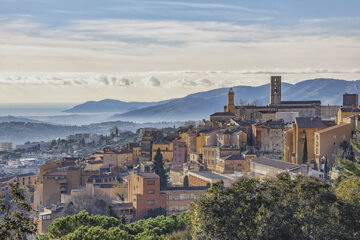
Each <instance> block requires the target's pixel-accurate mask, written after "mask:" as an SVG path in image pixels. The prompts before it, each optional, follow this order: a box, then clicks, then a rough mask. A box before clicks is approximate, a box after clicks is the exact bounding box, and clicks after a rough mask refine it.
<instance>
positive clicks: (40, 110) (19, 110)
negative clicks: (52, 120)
mask: <svg viewBox="0 0 360 240" xmlns="http://www.w3.org/2000/svg"><path fill="white" fill-rule="evenodd" d="M75 105H76V104H70V103H66V104H59V103H57V104H33V103H29V104H26V103H25V104H23V103H22V104H0V117H5V116H15V117H31V116H59V115H69V113H65V112H63V111H64V110H66V109H69V108H71V107H73V106H75Z"/></svg>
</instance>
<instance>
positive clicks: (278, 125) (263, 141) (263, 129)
mask: <svg viewBox="0 0 360 240" xmlns="http://www.w3.org/2000/svg"><path fill="white" fill-rule="evenodd" d="M284 130H285V125H284V121H283V120H282V119H281V120H278V121H273V120H268V121H266V122H263V123H257V124H254V125H253V145H254V146H256V147H257V148H258V149H259V150H260V151H262V152H276V153H281V152H282V151H283V149H284Z"/></svg>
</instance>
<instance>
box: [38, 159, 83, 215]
mask: <svg viewBox="0 0 360 240" xmlns="http://www.w3.org/2000/svg"><path fill="white" fill-rule="evenodd" d="M62 164H63V165H62ZM66 164H69V163H66V162H62V161H54V162H51V163H49V164H46V165H44V166H42V167H40V173H39V176H38V181H37V183H36V185H35V192H34V209H35V210H39V209H41V208H42V207H50V206H51V205H53V204H58V203H60V202H61V195H62V194H67V195H69V194H70V193H71V190H73V189H78V188H79V187H80V186H85V183H86V182H83V180H85V179H86V178H85V179H83V176H82V171H81V169H80V168H79V167H73V166H65V165H66ZM69 165H70V164H69Z"/></svg>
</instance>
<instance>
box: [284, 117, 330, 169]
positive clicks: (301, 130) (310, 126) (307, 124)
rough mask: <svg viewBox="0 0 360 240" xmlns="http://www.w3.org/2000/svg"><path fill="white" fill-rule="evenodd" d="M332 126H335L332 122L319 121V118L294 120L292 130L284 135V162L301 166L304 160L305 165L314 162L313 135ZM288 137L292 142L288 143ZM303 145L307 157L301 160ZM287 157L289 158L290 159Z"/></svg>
mask: <svg viewBox="0 0 360 240" xmlns="http://www.w3.org/2000/svg"><path fill="white" fill-rule="evenodd" d="M333 125H335V123H334V121H328V120H321V118H312V117H299V118H296V121H295V123H294V124H293V127H292V130H291V131H287V132H286V133H285V138H286V140H285V146H284V156H285V161H287V162H291V163H294V164H302V163H304V162H303V160H305V159H307V160H306V163H311V162H312V161H315V153H314V144H315V143H314V133H315V132H317V131H320V130H322V129H324V128H328V127H331V126H333ZM290 137H292V141H289V138H290ZM305 144H306V147H307V156H306V157H305V158H304V159H303V153H304V146H305ZM289 156H291V157H290V159H289Z"/></svg>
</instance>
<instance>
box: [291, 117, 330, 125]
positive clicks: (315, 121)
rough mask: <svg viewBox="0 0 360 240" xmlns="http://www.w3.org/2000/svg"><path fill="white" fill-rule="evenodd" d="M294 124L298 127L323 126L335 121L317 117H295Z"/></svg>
mask: <svg viewBox="0 0 360 240" xmlns="http://www.w3.org/2000/svg"><path fill="white" fill-rule="evenodd" d="M296 124H297V125H298V127H299V128H325V127H330V126H333V125H335V122H334V121H332V120H322V119H321V118H318V117H297V118H296Z"/></svg>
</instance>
